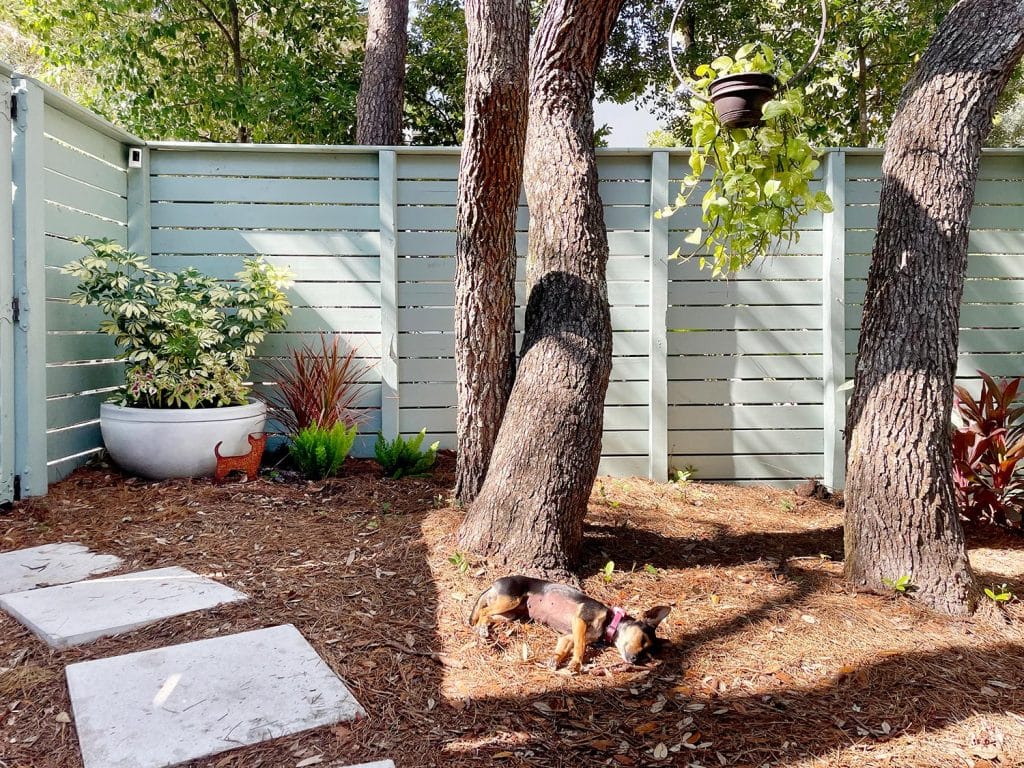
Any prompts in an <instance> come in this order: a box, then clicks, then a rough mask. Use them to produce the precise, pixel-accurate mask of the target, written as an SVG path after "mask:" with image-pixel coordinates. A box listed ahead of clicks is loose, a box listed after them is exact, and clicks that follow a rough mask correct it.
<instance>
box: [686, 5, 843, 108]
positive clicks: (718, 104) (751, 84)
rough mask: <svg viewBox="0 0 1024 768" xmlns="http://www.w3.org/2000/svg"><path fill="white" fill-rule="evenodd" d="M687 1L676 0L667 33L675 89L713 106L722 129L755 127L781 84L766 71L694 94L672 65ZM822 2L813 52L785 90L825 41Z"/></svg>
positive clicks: (719, 81)
mask: <svg viewBox="0 0 1024 768" xmlns="http://www.w3.org/2000/svg"><path fill="white" fill-rule="evenodd" d="M687 2H688V0H678V2H677V3H676V8H675V12H674V13H673V14H672V21H671V23H670V24H669V30H668V59H669V64H670V65H671V67H672V71H673V72H674V73H675V76H676V78H677V79H678V80H679V86H678V88H679V90H680V91H681V92H682V93H683V94H684V95H686V96H689V97H690V98H695V99H697V100H699V101H703V102H707V101H710V102H711V103H712V104H713V105H714V107H715V114H717V115H718V120H719V122H720V123H721V124H722V125H724V126H725V127H726V128H756V127H757V126H759V125H760V124H761V120H762V110H763V108H764V105H765V104H767V103H768V102H769V101H771V100H772V99H773V98H775V95H776V94H777V93H778V92H779V90H780V88H781V87H782V85H783V84H782V83H780V82H779V80H778V79H777V78H776V77H775V76H774V75H772V74H770V73H768V72H764V71H755V72H739V73H732V74H727V75H723V76H721V77H718V78H716V79H715V80H713V81H711V83H710V85H708V86H707V88H708V91H707V94H706V95H705V94H702V93H698V92H697V91H695V90H694V89H693V87H692V85H691V84H690V83H689V82H688V80H687V78H686V77H684V76H683V74H682V73H681V72H680V71H679V68H678V67H677V66H676V60H675V53H674V50H673V44H674V40H675V27H676V23H677V22H678V21H679V15H680V13H681V12H682V10H683V8H684V7H685V6H686V3H687ZM826 2H827V0H821V27H820V28H819V30H818V38H817V40H816V41H815V44H814V50H812V51H811V56H810V58H809V59H808V60H807V62H806V63H805V64H804V65H803V66H802V67H801V68H800V69H799V71H798V72H797V73H796V74H795V75H793V76H792V77H789V78H788V81H787V82H786V83H785V86H786V87H789V86H790V85H792V84H793V83H795V82H796V81H798V80H799V79H800V78H801V77H803V76H804V75H805V74H806V73H807V72H808V71H810V68H811V66H812V65H813V64H814V61H815V59H817V58H818V53H819V52H820V50H821V45H822V43H823V42H824V41H825V28H826V25H827V22H828V11H827V7H826ZM769 63H770V62H769ZM705 82H706V81H705Z"/></svg>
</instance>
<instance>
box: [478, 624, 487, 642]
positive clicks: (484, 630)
mask: <svg viewBox="0 0 1024 768" xmlns="http://www.w3.org/2000/svg"><path fill="white" fill-rule="evenodd" d="M476 633H477V634H478V635H479V636H480V638H481V639H483V640H490V639H491V628H490V627H489V626H487V625H486V624H481V625H480V626H479V627H477V628H476Z"/></svg>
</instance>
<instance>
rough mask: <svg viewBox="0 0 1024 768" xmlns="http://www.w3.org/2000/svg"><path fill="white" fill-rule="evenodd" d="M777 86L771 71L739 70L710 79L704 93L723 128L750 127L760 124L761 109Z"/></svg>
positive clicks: (772, 95)
mask: <svg viewBox="0 0 1024 768" xmlns="http://www.w3.org/2000/svg"><path fill="white" fill-rule="evenodd" d="M777 89H778V80H776V79H775V77H774V75H770V74H767V73H764V72H742V73H740V74H738V75H725V76H723V77H719V78H716V79H715V80H713V81H712V82H711V85H710V86H709V87H708V95H709V97H710V98H711V103H712V104H714V105H715V113H716V114H717V115H718V120H719V121H720V122H721V123H722V125H724V126H725V127H726V128H754V127H756V126H758V125H760V124H761V116H762V109H763V108H764V105H765V104H767V103H768V102H769V101H770V100H771V99H772V98H773V97H774V96H775V92H776V90H777Z"/></svg>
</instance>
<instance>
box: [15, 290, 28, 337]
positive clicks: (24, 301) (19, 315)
mask: <svg viewBox="0 0 1024 768" xmlns="http://www.w3.org/2000/svg"><path fill="white" fill-rule="evenodd" d="M11 313H12V315H13V317H12V321H13V322H15V323H17V324H18V328H20V329H21V330H23V331H27V330H28V325H29V317H28V315H29V306H28V289H26V288H22V289H21V290H20V291H18V295H17V296H15V297H14V299H13V301H11Z"/></svg>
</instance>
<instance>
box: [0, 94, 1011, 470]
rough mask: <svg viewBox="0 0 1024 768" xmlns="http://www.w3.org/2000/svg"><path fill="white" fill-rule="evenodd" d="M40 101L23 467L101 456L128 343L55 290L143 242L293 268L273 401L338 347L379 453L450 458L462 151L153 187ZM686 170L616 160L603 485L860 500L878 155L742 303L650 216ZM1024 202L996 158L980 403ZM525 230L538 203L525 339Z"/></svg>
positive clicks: (316, 155)
mask: <svg viewBox="0 0 1024 768" xmlns="http://www.w3.org/2000/svg"><path fill="white" fill-rule="evenodd" d="M29 90H32V88H29ZM35 98H36V99H37V101H38V102H39V104H37V105H36V107H35V109H36V110H37V112H38V113H39V114H42V120H39V119H36V120H35V121H34V122H32V121H30V122H29V123H28V125H27V127H25V128H24V129H23V131H22V135H21V138H20V139H19V134H18V132H17V131H16V132H15V142H14V148H13V155H14V163H13V165H14V171H15V177H16V178H15V181H16V182H17V176H18V173H19V172H20V173H22V174H24V173H25V170H24V169H21V171H19V157H20V158H21V162H22V163H23V164H24V163H28V164H29V167H31V163H37V164H39V165H40V166H41V168H40V172H39V175H40V177H41V178H42V180H43V183H42V184H41V185H36V186H33V185H32V184H31V183H27V185H26V189H27V193H28V198H29V199H28V200H27V203H26V200H25V199H24V196H23V198H22V199H21V204H22V205H23V206H26V204H27V207H25V208H24V211H27V213H24V211H23V215H22V219H25V220H24V221H21V220H20V219H19V218H18V211H19V210H20V209H19V208H18V194H17V193H16V195H15V197H16V205H15V209H14V210H15V222H14V232H15V240H16V248H15V262H17V261H18V250H17V240H18V234H19V226H21V228H22V229H25V228H26V227H27V228H28V229H29V230H31V232H30V237H29V240H30V244H31V242H32V240H31V238H32V237H35V238H36V239H37V240H38V243H39V244H41V248H39V252H40V253H41V254H44V256H45V258H44V259H40V258H38V257H37V256H34V255H33V256H26V257H25V261H26V263H29V264H30V265H31V269H33V270H36V277H35V278H34V279H36V280H42V282H44V283H45V297H46V299H45V324H44V326H43V327H44V328H45V337H44V339H45V341H44V343H43V344H42V345H40V346H41V347H44V348H45V351H46V357H45V362H44V363H39V362H36V363H34V365H36V366H37V367H38V366H39V365H44V366H45V368H44V369H43V372H42V373H39V374H38V376H39V379H40V381H45V387H44V389H45V396H43V395H41V394H37V395H35V397H36V399H37V400H38V399H40V398H43V399H42V400H41V402H43V403H44V407H43V412H44V413H45V435H46V439H45V442H44V443H42V444H41V445H36V446H34V447H33V446H28V447H27V448H26V449H25V451H27V454H33V452H34V454H40V453H43V454H45V455H44V456H43V460H45V462H46V463H47V464H48V466H49V477H50V479H53V478H56V477H60V476H62V475H64V474H65V473H66V472H67V471H68V470H69V469H71V468H73V467H74V466H76V465H77V464H79V463H81V462H82V461H83V460H84V459H86V458H88V457H89V456H90V455H92V454H93V453H95V452H96V451H97V450H99V449H100V447H101V443H100V440H99V433H98V428H97V418H98V405H99V402H100V401H101V400H102V399H104V397H105V396H106V393H107V392H108V391H109V388H110V387H112V386H114V385H116V384H117V383H118V382H119V377H120V366H119V365H118V364H116V363H114V362H113V361H112V360H111V356H112V353H113V348H112V346H111V344H110V341H109V340H108V339H107V338H106V337H103V336H100V335H98V334H97V333H96V331H95V328H96V324H97V323H98V321H99V315H98V314H97V313H96V312H95V311H94V310H89V309H83V308H81V307H73V306H70V305H68V304H67V303H66V301H65V299H66V296H67V294H68V292H69V291H70V290H71V287H72V284H71V281H70V280H69V279H68V278H66V277H64V276H62V275H60V274H59V272H58V268H59V266H61V265H63V264H65V263H67V261H68V260H70V259H72V258H75V257H77V256H78V255H79V249H78V247H77V246H74V245H73V244H72V243H71V242H70V238H71V237H73V236H75V235H79V234H86V235H92V236H105V237H111V238H114V239H116V240H119V241H121V242H127V243H128V244H129V245H131V247H133V248H135V249H136V250H139V251H142V252H151V253H152V255H153V260H154V263H155V264H156V265H157V266H160V267H164V268H175V269H177V268H181V267H185V266H188V265H195V266H198V267H199V268H200V269H202V270H204V271H206V272H208V273H210V274H213V275H215V276H217V277H221V278H226V279H229V278H231V277H232V276H233V275H234V274H235V273H236V272H237V271H238V270H239V269H240V268H241V266H242V260H243V259H244V258H245V257H246V256H254V255H263V256H265V257H266V258H268V259H269V260H271V261H273V262H275V263H278V264H282V265H287V266H289V267H290V268H291V269H292V271H293V272H294V273H295V276H296V283H295V286H294V288H293V289H292V291H291V298H292V301H293V302H294V305H295V312H294V314H293V316H292V318H291V320H290V322H289V324H288V328H287V330H286V331H284V332H282V333H276V334H272V335H271V336H270V337H269V338H268V340H267V341H266V342H265V343H264V344H263V345H262V347H261V348H260V352H259V358H258V359H257V360H256V361H254V366H253V370H254V378H255V379H256V380H257V381H258V382H260V384H258V386H265V384H263V383H262V382H267V381H269V380H270V378H271V377H270V376H269V375H268V369H267V367H266V361H267V360H269V359H273V358H280V357H282V356H283V355H285V354H286V353H287V352H288V350H289V349H291V348H293V347H294V346H295V345H296V344H299V343H303V342H308V341H314V340H315V339H316V334H317V332H318V331H320V330H324V331H329V332H332V333H338V334H341V335H342V337H343V338H344V341H345V343H346V344H347V345H350V346H351V347H353V348H355V349H356V350H357V354H358V356H359V357H360V358H362V359H363V360H365V361H366V362H368V363H370V364H372V365H373V368H372V369H371V370H370V372H369V373H368V374H367V375H366V376H365V377H364V384H365V391H364V395H363V399H362V406H363V407H364V408H365V409H366V412H367V416H368V420H367V423H366V424H365V426H364V433H366V434H367V435H371V436H372V434H373V433H374V432H376V431H377V430H378V429H382V430H383V431H384V432H385V433H388V434H392V433H394V432H395V431H400V432H402V433H403V434H413V433H415V432H417V431H418V430H419V429H420V428H422V427H426V428H427V430H428V432H429V434H430V439H431V440H433V439H437V440H440V441H441V443H442V445H443V446H445V447H452V446H453V445H454V442H455V434H454V431H455V386H454V379H455V366H454V334H453V301H454V289H453V284H452V283H453V277H454V251H455V232H454V228H455V188H456V177H457V173H458V152H457V151H456V150H447V149H424V148H396V149H381V150H377V149H365V148H351V147H348V148H343V147H333V148H332V147H275V146H256V147H239V146H224V145H221V146H215V145H191V144H164V143H156V144H149V145H146V146H145V148H144V150H143V168H141V169H138V170H135V169H129V168H127V164H126V161H125V158H126V155H127V150H128V146H129V145H135V146H141V145H143V142H140V141H139V140H138V139H135V138H134V137H131V136H129V135H128V134H124V132H123V131H118V130H117V129H115V128H113V127H112V126H108V125H106V124H104V123H102V121H99V120H97V119H95V118H90V117H89V116H88V115H87V113H84V111H83V110H80V109H79V108H77V107H74V105H69V103H67V102H66V100H61V99H60V98H58V97H56V96H55V95H54V94H52V92H48V91H45V89H41V90H39V91H38V92H36V93H35ZM685 164H686V152H685V151H683V150H672V151H667V150H660V149H651V150H602V151H601V152H600V153H599V171H600V177H601V182H600V192H601V197H602V200H603V202H604V205H605V219H606V224H607V227H608V238H609V244H610V249H611V259H610V262H609V267H608V280H609V297H610V300H611V305H612V323H613V331H614V341H613V354H614V361H613V368H612V381H611V384H610V386H609V390H608V397H607V400H606V403H605V432H604V442H603V459H602V467H601V469H602V471H603V472H606V473H611V474H617V475H650V476H652V477H655V478H657V479H663V478H664V477H666V475H667V473H668V471H669V469H670V468H683V467H685V466H687V465H692V466H693V467H695V468H696V470H697V473H696V476H697V477H698V478H700V479H706V480H729V481H736V482H769V483H789V482H793V481H796V480H799V479H802V478H805V477H823V478H825V480H826V482H828V483H832V484H836V485H841V484H842V480H843V477H842V463H843V462H842V434H841V429H842V426H843V424H842V422H843V417H844V413H845V395H844V394H843V393H841V392H839V393H837V391H836V388H837V386H838V385H840V384H841V383H842V382H843V381H844V379H845V378H846V377H848V376H850V375H852V371H853V360H854V353H855V351H856V341H857V327H858V325H859V320H860V309H861V307H860V302H861V301H862V299H863V294H864V278H865V277H866V274H867V265H868V262H869V257H870V248H871V242H872V238H873V231H874V226H875V219H876V216H877V200H878V192H879V188H880V181H879V176H880V172H879V165H880V153H878V152H876V151H864V150H852V151H848V152H841V151H830V152H828V153H827V154H826V161H825V163H824V164H823V171H824V173H823V176H822V178H821V179H820V180H817V181H816V182H815V183H816V184H821V185H824V186H825V188H827V189H828V191H829V192H830V194H832V195H833V198H834V199H835V200H836V202H837V204H838V205H837V211H836V213H835V214H832V215H826V216H824V217H822V216H821V215H815V216H814V217H808V219H807V220H806V221H804V222H802V223H801V230H802V231H801V237H800V240H799V242H798V243H795V244H794V245H793V246H792V247H790V248H788V249H786V250H785V251H784V252H782V253H780V254H779V255H778V256H776V257H774V258H772V259H770V260H768V261H766V262H765V263H763V264H760V265H757V266H755V267H752V268H750V269H749V270H747V271H744V272H743V273H742V274H739V275H737V276H735V277H734V278H733V279H731V280H728V281H721V280H711V279H710V277H709V275H708V274H707V273H706V272H701V271H700V270H699V269H698V268H697V264H696V262H695V261H682V260H681V261H672V262H668V261H667V260H666V255H667V254H668V253H669V252H671V251H672V250H674V249H675V248H676V247H678V246H681V245H682V246H683V247H684V252H685V250H686V248H687V247H688V246H685V245H684V244H683V242H682V239H683V237H684V236H685V233H686V232H687V231H688V229H689V228H690V227H692V226H694V225H695V224H696V223H697V221H698V219H699V207H697V206H690V207H687V208H685V209H684V210H682V211H680V212H678V213H677V214H676V215H675V216H674V217H672V218H671V219H668V220H658V219H655V218H654V217H653V216H652V211H653V210H655V209H657V208H659V207H661V206H662V205H664V204H665V203H666V202H668V201H670V200H671V199H674V197H675V194H676V192H677V190H678V184H679V180H680V179H681V178H682V176H683V175H685ZM1022 182H1024V154H1021V153H1016V152H1012V151H993V152H990V153H988V154H986V156H985V158H984V160H983V164H982V174H981V180H980V181H979V185H978V195H977V206H976V210H975V214H974V222H973V224H974V228H975V229H974V231H973V232H972V236H971V246H970V248H971V256H970V262H969V270H968V271H969V274H968V282H967V287H966V290H965V295H964V305H963V315H962V320H961V325H962V328H963V331H962V335H961V360H960V363H961V364H960V371H959V373H960V376H961V377H962V380H964V381H968V382H970V381H972V380H974V377H975V374H974V371H975V369H977V368H981V369H983V370H986V371H988V372H990V373H994V374H1001V375H1013V374H1020V373H1024V360H1022V351H1021V350H1022V348H1024V345H1022V344H1021V338H1024V337H1022V336H1021V329H1022V327H1024V307H1022V304H1024V225H1021V224H1020V222H1021V220H1022V217H1021V214H1022V213H1024V192H1021V190H1022V189H1024V183H1022ZM15 186H16V187H17V183H16V185H15ZM699 196H700V193H699V192H698V195H697V196H696V198H695V201H696V200H699ZM527 216H528V214H527V211H526V208H525V204H524V205H522V206H521V208H520V215H519V224H518V229H519V240H518V250H519V256H520V262H519V278H520V280H519V283H518V284H517V289H518V299H519V305H520V307H519V310H518V311H517V323H518V326H519V329H520V331H521V330H522V320H523V317H522V304H523V301H524V299H525V296H524V286H523V284H522V277H523V273H524V258H525V252H526V224H527ZM26 217H27V218H26ZM19 221H21V224H20V225H19ZM0 224H2V222H0ZM22 234H23V239H24V233H22ZM28 252H29V253H31V252H32V251H31V248H29V251H28ZM37 262H38V263H37ZM15 271H16V279H17V280H22V282H24V279H23V278H24V275H22V276H21V277H18V276H17V269H16V270H15ZM30 271H31V270H30ZM36 318H37V320H36V323H35V324H34V325H33V331H32V332H33V333H37V334H38V333H39V326H40V323H39V321H38V314H37V315H36ZM29 335H30V334H23V336H24V338H23V339H22V342H24V343H25V344H27V343H28V339H29ZM3 348H4V347H3V345H2V344H0V349H3ZM26 348H27V346H26ZM36 352H38V350H36ZM35 358H38V354H36V356H35ZM35 358H34V359H35ZM2 384H3V382H2V381H0V395H2V392H3V389H2ZM23 386H25V385H24V384H23ZM0 415H2V414H0ZM0 437H2V432H0ZM371 441H372V437H364V438H362V439H361V441H360V443H359V445H358V446H357V449H358V452H359V453H362V454H366V453H368V452H370V450H371ZM37 442H38V441H37ZM524 450H528V448H527V447H524ZM34 454H33V455H34ZM22 463H23V464H25V465H26V466H27V465H28V464H30V463H31V461H27V463H26V462H22ZM2 468H3V466H2V462H0V469H2ZM0 480H2V478H0Z"/></svg>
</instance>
